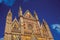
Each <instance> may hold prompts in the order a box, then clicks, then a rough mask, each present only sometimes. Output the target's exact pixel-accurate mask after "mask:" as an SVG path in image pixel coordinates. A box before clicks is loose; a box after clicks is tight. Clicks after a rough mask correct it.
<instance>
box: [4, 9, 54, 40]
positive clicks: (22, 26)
mask: <svg viewBox="0 0 60 40" xmlns="http://www.w3.org/2000/svg"><path fill="white" fill-rule="evenodd" d="M4 40H54V39H53V36H52V34H51V31H50V29H49V26H48V24H47V23H46V21H45V20H44V19H43V22H42V23H40V22H39V19H38V16H37V13H36V12H35V11H34V16H32V14H31V12H30V11H29V10H27V11H26V12H25V13H24V15H23V13H22V9H21V8H19V12H18V19H16V18H15V19H14V20H13V21H12V12H11V10H9V12H8V14H7V17H6V25H5V32H4Z"/></svg>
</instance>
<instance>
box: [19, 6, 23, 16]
mask: <svg viewBox="0 0 60 40" xmlns="http://www.w3.org/2000/svg"><path fill="white" fill-rule="evenodd" d="M18 16H19V17H20V16H22V9H21V7H19V14H18Z"/></svg>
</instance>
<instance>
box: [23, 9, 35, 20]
mask: <svg viewBox="0 0 60 40" xmlns="http://www.w3.org/2000/svg"><path fill="white" fill-rule="evenodd" d="M24 18H28V19H34V17H33V16H32V14H31V12H30V11H29V10H27V11H26V12H25V13H24Z"/></svg>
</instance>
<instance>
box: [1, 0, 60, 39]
mask: <svg viewBox="0 0 60 40" xmlns="http://www.w3.org/2000/svg"><path fill="white" fill-rule="evenodd" d="M19 6H21V7H22V10H23V13H24V12H25V11H26V10H27V9H29V10H30V11H31V13H32V15H33V11H34V10H36V12H37V15H38V17H39V20H40V22H42V19H43V18H44V19H45V20H46V21H47V23H48V25H49V27H50V29H51V32H52V34H53V36H54V39H55V40H60V38H59V36H60V33H58V32H57V31H56V30H53V29H52V28H51V25H53V24H60V0H13V1H12V0H9V1H8V0H3V1H0V38H2V37H3V36H4V28H5V21H6V15H7V12H8V10H9V9H11V10H12V14H13V19H14V17H15V16H16V17H17V16H18V9H19ZM59 27H60V26H59Z"/></svg>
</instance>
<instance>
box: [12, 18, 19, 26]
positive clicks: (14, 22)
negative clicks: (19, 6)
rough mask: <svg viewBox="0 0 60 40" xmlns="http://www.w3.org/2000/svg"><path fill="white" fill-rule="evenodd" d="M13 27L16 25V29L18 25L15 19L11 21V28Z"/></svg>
mask: <svg viewBox="0 0 60 40" xmlns="http://www.w3.org/2000/svg"><path fill="white" fill-rule="evenodd" d="M14 25H16V27H18V26H19V23H18V21H17V19H16V18H15V19H14V20H13V22H12V26H13V27H14Z"/></svg>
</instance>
